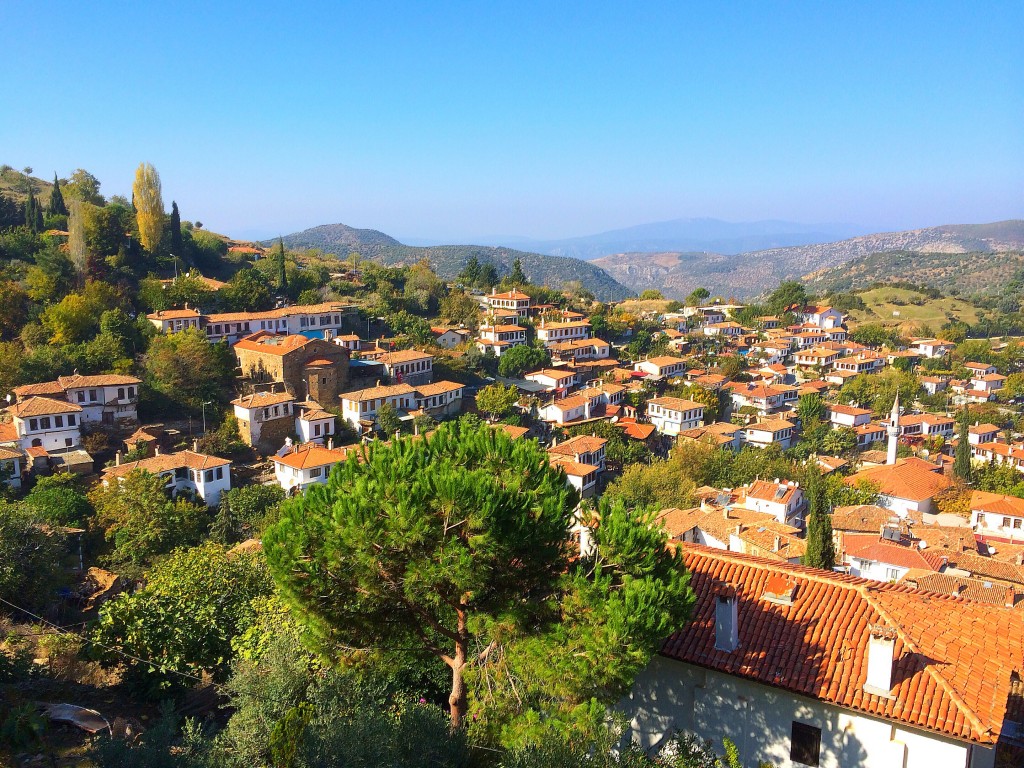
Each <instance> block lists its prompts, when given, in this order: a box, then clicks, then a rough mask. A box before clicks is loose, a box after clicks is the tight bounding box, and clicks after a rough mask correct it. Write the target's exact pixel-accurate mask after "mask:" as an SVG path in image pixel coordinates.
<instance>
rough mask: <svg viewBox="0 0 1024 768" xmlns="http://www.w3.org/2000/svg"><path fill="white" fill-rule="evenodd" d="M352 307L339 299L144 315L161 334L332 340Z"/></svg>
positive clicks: (234, 339)
mask: <svg viewBox="0 0 1024 768" xmlns="http://www.w3.org/2000/svg"><path fill="white" fill-rule="evenodd" d="M353 311H354V307H352V306H351V305H348V304H341V303H339V302H326V303H323V304H305V305H297V306H291V307H279V308H277V309H271V310H267V311H264V312H222V313H215V314H210V315H204V314H202V313H200V312H199V311H197V310H196V309H190V308H188V306H186V307H185V309H165V310H160V311H157V312H153V313H151V314H149V315H146V317H147V319H148V320H149V321H150V322H151V323H152V324H153V325H154V326H156V328H157V329H158V330H159V331H160V332H161V333H177V332H178V331H183V330H186V329H187V328H198V329H201V330H204V331H205V332H206V336H207V338H209V340H210V341H221V340H223V339H226V340H227V341H228V343H229V344H234V343H235V342H237V341H238V340H239V339H242V338H244V337H245V336H249V335H251V334H253V333H256V332H258V331H268V332H269V333H273V334H278V335H294V334H301V335H303V336H307V337H309V338H319V339H332V338H334V337H335V336H337V335H338V334H340V333H341V329H342V326H343V325H344V324H345V322H346V319H347V318H348V317H350V316H351V314H352V312H353Z"/></svg>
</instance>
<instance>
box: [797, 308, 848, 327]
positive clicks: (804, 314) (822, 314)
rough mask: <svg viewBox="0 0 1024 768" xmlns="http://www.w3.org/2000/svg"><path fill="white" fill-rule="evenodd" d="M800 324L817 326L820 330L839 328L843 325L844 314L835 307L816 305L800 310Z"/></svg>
mask: <svg viewBox="0 0 1024 768" xmlns="http://www.w3.org/2000/svg"><path fill="white" fill-rule="evenodd" d="M799 315H800V322H802V323H809V324H811V325H816V326H817V327H818V328H838V327H839V326H840V325H842V324H843V313H842V312H840V311H839V310H838V309H836V308H835V307H828V306H821V305H814V306H807V307H804V308H803V309H801V310H800V312H799Z"/></svg>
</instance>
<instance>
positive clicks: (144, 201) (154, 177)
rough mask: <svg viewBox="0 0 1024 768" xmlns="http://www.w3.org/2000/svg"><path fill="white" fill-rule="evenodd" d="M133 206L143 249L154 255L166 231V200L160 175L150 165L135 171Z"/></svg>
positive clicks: (143, 165)
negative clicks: (161, 186)
mask: <svg viewBox="0 0 1024 768" xmlns="http://www.w3.org/2000/svg"><path fill="white" fill-rule="evenodd" d="M132 204H133V205H134V206H135V217H136V220H137V221H138V224H139V239H140V240H141V241H142V247H143V248H145V249H146V250H147V251H149V252H150V253H152V252H153V251H154V250H155V249H156V247H157V246H158V245H160V238H161V236H162V235H163V231H164V200H163V196H162V192H161V188H160V174H159V173H157V172H156V168H154V167H153V166H152V165H151V164H150V163H139V167H138V168H137V169H136V171H135V183H134V184H132ZM175 255H176V256H177V255H180V254H175Z"/></svg>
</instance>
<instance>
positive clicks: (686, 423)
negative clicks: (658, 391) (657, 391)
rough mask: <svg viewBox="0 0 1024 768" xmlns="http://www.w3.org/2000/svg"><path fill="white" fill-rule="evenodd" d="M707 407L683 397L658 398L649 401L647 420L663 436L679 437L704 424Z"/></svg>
mask: <svg viewBox="0 0 1024 768" xmlns="http://www.w3.org/2000/svg"><path fill="white" fill-rule="evenodd" d="M704 409H705V406H704V405H702V404H701V403H696V402H694V401H693V400H684V399H682V398H681V397H656V398H654V399H653V400H648V401H647V418H648V419H649V420H650V422H651V424H653V425H654V427H655V428H656V429H657V430H658V431H659V432H660V433H661V434H663V435H672V436H675V435H678V434H679V433H680V432H683V431H685V430H688V429H694V428H695V427H699V426H700V425H701V424H703V423H704Z"/></svg>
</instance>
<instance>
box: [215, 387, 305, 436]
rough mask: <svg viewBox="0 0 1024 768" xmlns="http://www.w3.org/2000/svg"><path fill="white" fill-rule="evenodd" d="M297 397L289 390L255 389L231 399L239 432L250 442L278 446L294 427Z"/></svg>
mask: <svg viewBox="0 0 1024 768" xmlns="http://www.w3.org/2000/svg"><path fill="white" fill-rule="evenodd" d="M294 403H295V398H294V397H293V396H292V395H290V394H288V393H287V392H254V393H252V394H249V395H243V396H242V397H238V398H235V399H234V400H232V401H231V406H232V408H233V409H234V414H235V418H236V419H237V420H238V433H239V435H240V436H241V438H242V440H244V441H245V443H246V444H247V445H253V446H261V445H262V446H270V447H271V449H276V448H277V446H279V445H281V443H283V442H284V439H285V438H286V437H288V436H289V435H290V434H292V431H293V428H294V426H295V414H294V412H293V406H294Z"/></svg>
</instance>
